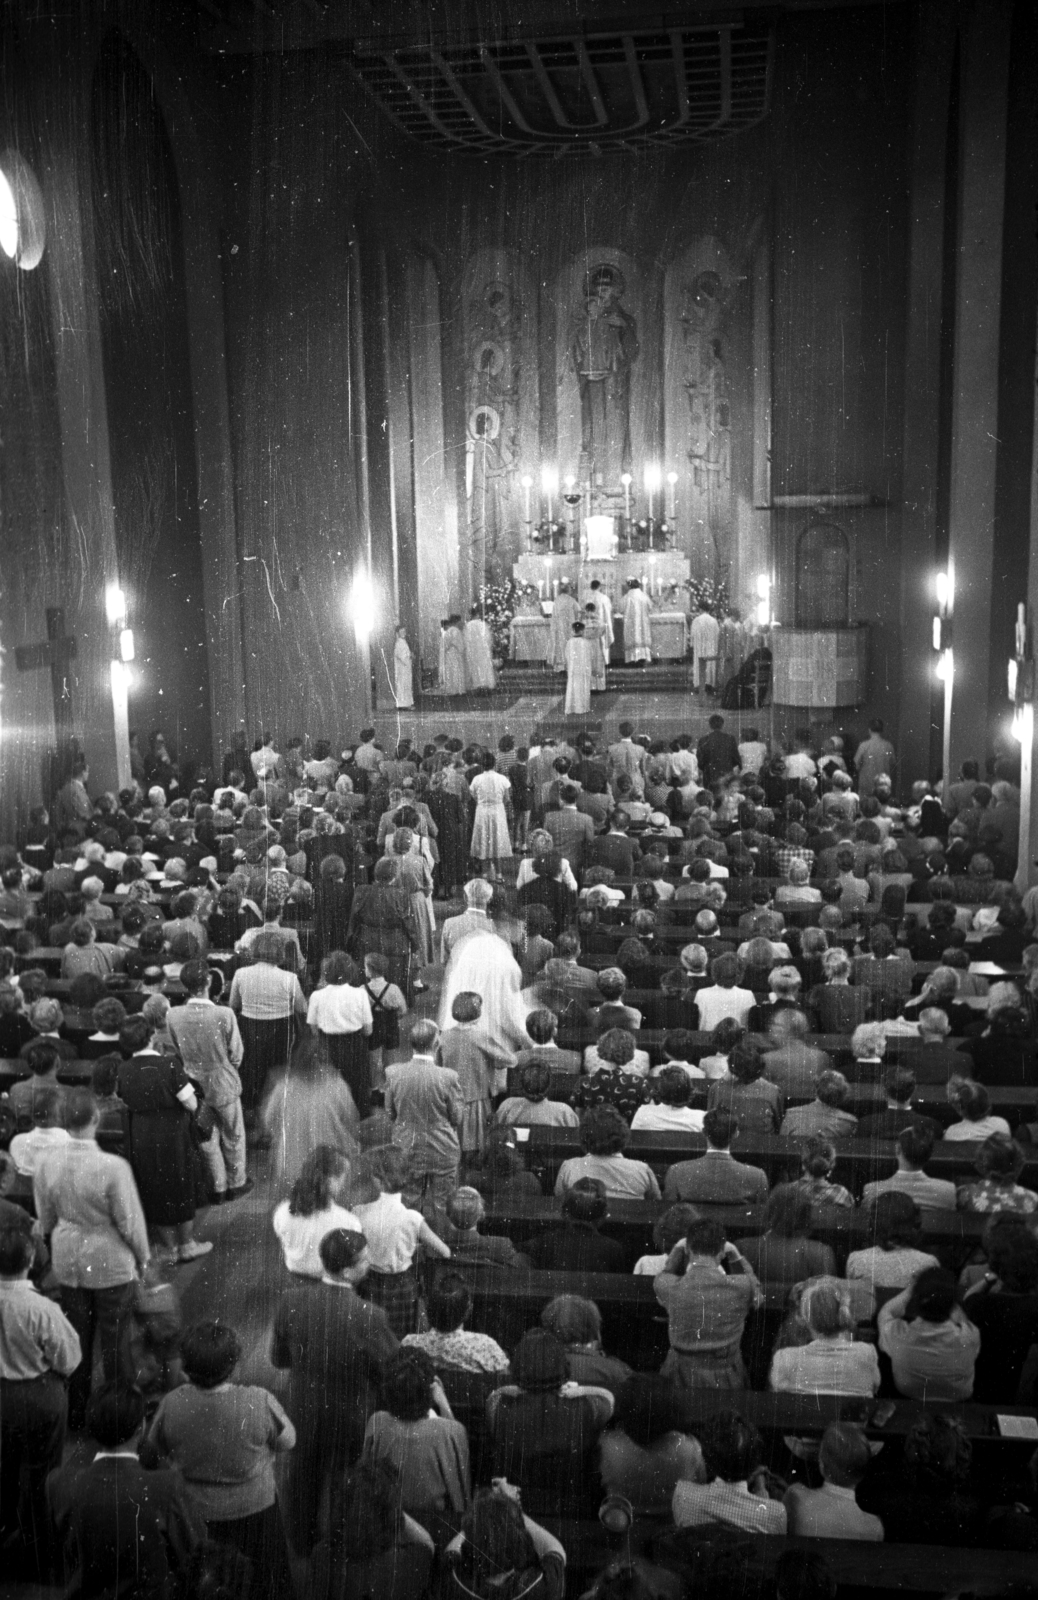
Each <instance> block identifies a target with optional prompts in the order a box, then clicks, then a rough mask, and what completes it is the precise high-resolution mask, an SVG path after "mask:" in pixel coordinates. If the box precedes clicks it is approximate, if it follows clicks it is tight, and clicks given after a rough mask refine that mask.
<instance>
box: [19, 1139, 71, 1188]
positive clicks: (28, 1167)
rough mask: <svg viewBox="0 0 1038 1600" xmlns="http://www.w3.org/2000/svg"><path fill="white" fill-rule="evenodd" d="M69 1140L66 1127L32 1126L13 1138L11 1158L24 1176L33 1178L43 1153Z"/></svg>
mask: <svg viewBox="0 0 1038 1600" xmlns="http://www.w3.org/2000/svg"><path fill="white" fill-rule="evenodd" d="M68 1142H69V1135H68V1133H67V1131H66V1130H65V1129H64V1128H32V1129H30V1131H29V1132H28V1133H18V1134H16V1135H15V1137H14V1138H13V1139H12V1140H11V1160H12V1161H13V1162H14V1164H15V1166H16V1167H17V1168H18V1171H19V1172H20V1173H21V1175H22V1177H23V1178H31V1177H32V1175H33V1173H34V1172H35V1171H36V1163H37V1161H39V1159H40V1157H41V1156H42V1155H45V1154H46V1152H47V1151H48V1150H53V1149H54V1148H55V1146H57V1145H64V1144H68Z"/></svg>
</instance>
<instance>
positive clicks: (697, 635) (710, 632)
mask: <svg viewBox="0 0 1038 1600" xmlns="http://www.w3.org/2000/svg"><path fill="white" fill-rule="evenodd" d="M689 637H690V638H691V640H692V649H693V650H694V652H695V658H696V660H695V673H696V693H697V694H698V693H699V691H700V689H702V688H703V687H704V682H705V687H706V691H707V693H708V694H713V693H714V691H715V689H716V688H717V653H718V650H719V649H720V644H721V624H720V623H719V622H718V620H717V618H716V617H715V616H712V615H711V613H710V612H709V611H701V612H700V613H699V615H698V616H697V617H693V619H692V626H691V628H690V629H689Z"/></svg>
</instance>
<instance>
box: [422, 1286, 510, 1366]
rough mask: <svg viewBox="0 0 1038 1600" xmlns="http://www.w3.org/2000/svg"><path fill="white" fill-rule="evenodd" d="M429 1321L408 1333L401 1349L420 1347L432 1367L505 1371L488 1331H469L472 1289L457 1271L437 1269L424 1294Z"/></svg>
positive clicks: (501, 1354) (501, 1355) (499, 1350)
mask: <svg viewBox="0 0 1038 1600" xmlns="http://www.w3.org/2000/svg"><path fill="white" fill-rule="evenodd" d="M425 1303H426V1310H427V1312H428V1315H429V1322H430V1324H431V1326H430V1328H429V1331H428V1333H408V1334H405V1336H404V1338H403V1340H402V1341H401V1346H402V1348H404V1349H407V1348H409V1347H410V1346H412V1345H413V1346H414V1348H415V1349H417V1350H424V1352H425V1354H426V1355H427V1356H428V1357H429V1359H430V1361H432V1363H433V1364H434V1366H435V1367H436V1368H437V1369H439V1370H442V1369H443V1368H452V1369H453V1370H455V1371H457V1372H507V1371H508V1357H507V1356H506V1355H505V1352H504V1351H503V1350H502V1348H501V1346H500V1345H499V1344H498V1342H497V1340H496V1339H492V1338H491V1337H490V1335H489V1334H488V1333H470V1332H467V1331H466V1328H465V1324H466V1322H467V1321H468V1319H469V1317H470V1316H471V1315H472V1292H471V1290H470V1289H469V1286H468V1284H467V1283H466V1281H465V1279H464V1278H463V1277H462V1276H461V1274H460V1273H457V1272H441V1273H440V1274H439V1276H438V1277H437V1279H436V1281H435V1283H434V1284H433V1286H432V1288H431V1289H430V1290H429V1291H428V1293H427V1295H426V1297H425Z"/></svg>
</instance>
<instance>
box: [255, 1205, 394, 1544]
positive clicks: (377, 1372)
mask: <svg viewBox="0 0 1038 1600" xmlns="http://www.w3.org/2000/svg"><path fill="white" fill-rule="evenodd" d="M320 1255H321V1265H322V1266H323V1268H324V1274H323V1276H322V1277H321V1278H320V1279H319V1280H317V1279H310V1280H307V1281H306V1282H300V1283H299V1284H298V1286H296V1287H294V1288H291V1289H286V1290H285V1293H284V1294H283V1295H282V1296H281V1300H280V1302H279V1303H278V1308H277V1313H276V1315H275V1319H274V1336H273V1341H272V1347H271V1360H272V1361H273V1363H274V1365H275V1366H276V1367H282V1368H287V1369H288V1371H289V1373H290V1375H291V1376H290V1379H289V1394H288V1405H287V1410H288V1413H289V1415H290V1416H291V1418H292V1420H293V1422H294V1423H295V1425H296V1448H295V1450H294V1451H293V1453H292V1462H291V1466H290V1468H289V1481H288V1503H289V1512H290V1516H289V1525H290V1528H291V1537H292V1543H293V1545H294V1546H295V1548H296V1550H297V1551H298V1552H299V1553H300V1554H302V1553H303V1552H304V1551H309V1550H310V1549H311V1547H312V1545H313V1543H314V1540H315V1539H316V1537H317V1514H318V1510H319V1507H320V1504H321V1495H322V1491H323V1487H324V1483H325V1479H326V1478H327V1477H328V1475H329V1473H332V1472H335V1473H336V1474H338V1473H341V1472H343V1471H345V1468H346V1465H347V1463H348V1462H350V1461H352V1460H353V1459H354V1457H355V1456H356V1455H357V1453H358V1452H359V1450H360V1447H361V1445H362V1444H363V1442H364V1429H365V1427H366V1426H367V1420H368V1417H369V1416H370V1415H371V1413H372V1412H373V1411H375V1410H376V1409H377V1406H378V1385H379V1379H380V1377H381V1374H382V1370H383V1368H384V1366H385V1364H386V1362H387V1361H388V1360H389V1358H390V1356H392V1355H393V1354H394V1352H395V1351H396V1350H397V1349H398V1344H397V1340H396V1337H395V1335H394V1334H393V1332H392V1330H391V1329H390V1326H389V1323H388V1322H387V1321H386V1314H385V1312H384V1311H383V1310H382V1309H381V1307H379V1306H374V1305H369V1304H368V1302H367V1301H366V1300H362V1299H361V1298H360V1296H359V1294H358V1293H357V1286H358V1284H360V1283H362V1282H363V1280H364V1279H365V1278H366V1277H367V1274H368V1264H369V1263H368V1247H367V1241H366V1239H365V1238H364V1235H363V1234H362V1233H352V1232H348V1231H347V1230H346V1229H345V1228H335V1229H333V1230H332V1231H331V1232H330V1233H326V1234H325V1236H324V1238H323V1239H322V1240H321V1244H320Z"/></svg>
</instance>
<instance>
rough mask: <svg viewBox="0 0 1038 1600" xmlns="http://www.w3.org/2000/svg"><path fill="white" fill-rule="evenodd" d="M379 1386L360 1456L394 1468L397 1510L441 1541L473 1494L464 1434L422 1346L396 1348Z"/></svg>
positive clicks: (467, 1506) (454, 1528)
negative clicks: (378, 1399) (377, 1402)
mask: <svg viewBox="0 0 1038 1600" xmlns="http://www.w3.org/2000/svg"><path fill="white" fill-rule="evenodd" d="M381 1389H382V1405H383V1409H382V1410H379V1411H376V1412H375V1413H374V1414H373V1415H372V1416H371V1417H369V1418H368V1425H367V1428H366V1429H365V1432H364V1450H363V1455H362V1460H365V1461H368V1462H372V1463H381V1462H385V1463H387V1464H388V1465H389V1466H391V1467H393V1468H394V1469H395V1471H396V1473H397V1474H398V1477H399V1484H400V1488H399V1494H400V1501H399V1503H400V1508H401V1510H402V1511H405V1512H406V1513H407V1515H408V1516H411V1517H414V1519H415V1521H416V1522H420V1523H421V1524H422V1526H423V1527H424V1528H426V1529H427V1530H428V1531H429V1532H430V1533H431V1534H432V1535H433V1537H434V1539H437V1542H438V1543H445V1542H446V1540H445V1539H444V1537H443V1535H444V1533H445V1532H446V1530H448V1529H450V1530H456V1528H457V1526H458V1525H459V1524H460V1522H461V1519H462V1517H463V1516H464V1515H465V1513H466V1511H467V1510H468V1508H469V1504H470V1502H471V1499H472V1492H471V1473H470V1467H469V1441H468V1434H467V1433H466V1431H465V1428H464V1427H463V1426H462V1424H461V1423H460V1422H458V1421H456V1419H455V1417H454V1413H453V1412H452V1411H451V1408H450V1404H449V1402H448V1400H447V1396H446V1394H445V1393H444V1390H443V1385H442V1383H441V1382H440V1380H439V1378H438V1377H437V1376H436V1369H435V1367H434V1366H433V1363H432V1361H431V1360H430V1358H429V1357H428V1356H427V1355H426V1353H425V1351H424V1350H415V1349H413V1348H411V1349H407V1350H399V1351H398V1352H397V1354H396V1355H395V1356H393V1357H392V1358H391V1359H390V1360H389V1361H388V1362H387V1364H386V1366H385V1368H384V1370H383V1374H382V1386H381ZM450 1536H451V1535H450V1534H448V1537H450Z"/></svg>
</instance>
